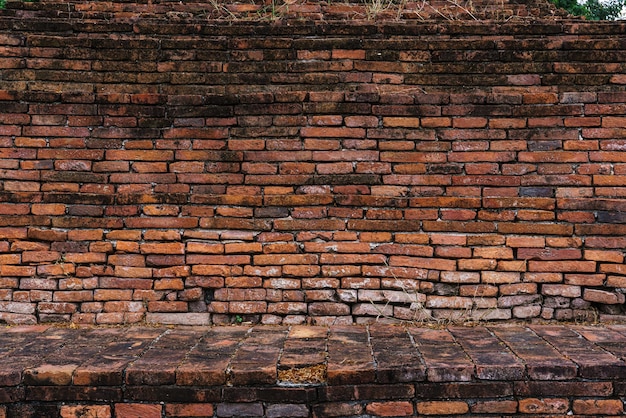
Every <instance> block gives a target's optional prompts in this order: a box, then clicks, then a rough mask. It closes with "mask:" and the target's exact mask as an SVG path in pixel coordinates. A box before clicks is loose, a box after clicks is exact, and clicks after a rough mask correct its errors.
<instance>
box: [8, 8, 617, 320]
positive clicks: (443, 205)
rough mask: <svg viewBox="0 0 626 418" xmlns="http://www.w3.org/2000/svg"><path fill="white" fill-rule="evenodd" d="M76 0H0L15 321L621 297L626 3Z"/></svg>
mask: <svg viewBox="0 0 626 418" xmlns="http://www.w3.org/2000/svg"><path fill="white" fill-rule="evenodd" d="M534 4H535V3H532V2H528V3H527V5H526V7H527V10H531V9H532V8H533V7H535V6H536V5H535V6H533V5H534ZM85 7H87V6H85V5H80V4H70V8H69V9H67V7H66V9H67V10H69V11H70V12H72V13H78V11H80V9H81V8H85ZM123 7H127V8H128V15H125V14H124V12H123V11H122V10H117V9H119V8H122V9H123ZM189 7H190V10H191V9H193V7H191V6H189ZM520 7H521V6H520ZM542 7H543V6H542ZM66 9H63V8H56V7H55V6H54V4H52V5H38V4H14V3H10V4H9V7H8V9H7V10H6V11H3V12H1V13H2V14H3V17H2V19H1V20H0V45H1V46H2V51H1V52H0V215H1V217H0V320H2V321H5V322H9V323H35V322H39V321H42V322H43V321H73V322H79V323H99V324H111V323H124V322H126V323H133V322H139V321H143V320H148V321H154V322H165V323H195V324H209V323H229V322H232V321H241V320H245V321H252V322H262V323H266V324H281V323H283V324H299V323H313V324H328V323H336V322H340V323H348V322H349V323H352V322H354V321H356V322H359V323H368V322H371V321H374V320H403V321H423V320H427V321H428V320H435V321H439V320H446V321H448V320H503V319H511V318H517V319H531V318H541V319H545V320H551V319H558V320H571V319H574V318H582V319H593V318H596V316H597V314H598V313H599V314H600V315H601V316H602V317H603V318H606V319H616V318H621V314H622V305H623V304H624V292H623V289H626V267H624V247H625V244H626V241H625V240H624V238H623V235H624V233H625V232H626V226H625V225H624V224H625V223H626V217H625V216H624V214H623V207H624V206H625V204H624V201H623V197H624V195H625V194H624V191H623V188H624V185H625V184H626V164H625V162H626V159H625V158H624V155H623V148H624V143H625V141H626V131H625V130H624V122H626V105H624V103H626V91H625V86H626V76H625V75H624V74H625V65H624V63H623V59H622V56H623V52H624V35H623V33H625V31H624V29H626V28H625V27H624V25H625V24H624V23H623V22H613V23H608V22H605V23H601V24H600V23H587V22H583V21H576V20H561V19H552V20H541V19H537V18H529V17H528V16H526V17H524V18H522V17H520V16H521V15H523V13H522V14H520V13H521V12H519V13H518V14H517V15H516V16H517V17H516V18H515V19H509V20H506V21H499V20H497V19H495V20H490V21H482V22H480V21H479V22H475V21H473V20H470V21H465V20H464V21H456V20H450V21H447V20H444V21H443V22H442V21H437V20H427V21H424V22H421V21H419V22H416V21H411V20H410V19H409V18H408V17H407V18H406V20H403V21H401V22H399V21H396V22H390V21H388V20H387V21H383V20H381V21H360V22H358V23H353V24H347V23H346V22H343V23H342V24H340V23H341V22H337V21H329V22H322V21H315V17H314V16H312V15H307V17H306V19H304V17H303V19H302V20H290V19H286V20H284V21H282V22H274V23H267V22H258V21H257V22H249V21H246V20H244V19H241V20H235V21H224V20H220V19H216V20H209V21H207V20H206V19H205V20H202V19H200V18H199V17H198V16H197V15H196V14H194V13H196V12H195V11H194V12H193V13H192V15H191V16H187V17H186V18H185V19H187V20H184V22H183V23H184V24H183V23H181V22H178V21H176V22H175V21H173V20H172V16H169V17H168V16H167V15H166V14H160V13H161V12H158V10H161V9H154V10H153V12H154V13H153V14H148V15H142V14H141V13H140V12H139V11H140V10H142V6H141V5H140V4H133V5H130V4H129V5H127V4H126V3H111V4H109V3H107V4H98V5H88V7H87V9H89V10H82V11H81V12H82V13H83V15H82V20H80V24H79V23H77V22H74V21H73V20H72V14H71V13H70V15H69V16H68V15H65V13H66ZM532 10H534V9H532ZM542 10H543V9H542ZM107 13H109V14H107ZM329 13H330V12H329ZM544 14H545V10H544ZM527 15H533V13H527ZM104 16H106V17H107V18H109V19H110V21H109V23H110V25H111V26H110V30H111V33H103V31H102V26H99V25H102V19H104ZM329 16H330V15H329ZM301 17H302V16H301ZM466 17H467V16H466ZM43 21H46V22H48V25H47V26H41V25H38V23H41V22H43ZM157 23H158V25H157ZM312 23H314V24H312ZM357 29H359V30H360V32H359V31H356V30H357ZM355 31H356V32H355Z"/></svg>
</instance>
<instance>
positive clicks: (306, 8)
mask: <svg viewBox="0 0 626 418" xmlns="http://www.w3.org/2000/svg"><path fill="white" fill-rule="evenodd" d="M2 16H6V17H17V18H25V19H32V18H48V19H52V18H57V19H61V18H65V19H80V20H105V21H115V22H119V21H125V22H129V21H130V22H132V21H138V20H150V19H158V20H160V21H164V22H166V23H199V22H211V23H216V22H224V23H229V24H234V23H250V22H254V23H263V22H265V23H272V24H275V25H277V24H287V23H289V24H294V23H305V22H322V23H325V22H342V23H344V24H364V23H367V22H370V23H371V22H395V23H405V24H406V23H411V22H413V23H416V22H417V23H419V22H428V21H442V22H450V23H452V22H455V21H462V22H471V21H476V22H484V21H495V22H511V21H513V22H520V21H521V22H527V21H535V20H542V21H543V20H553V21H556V20H561V19H567V18H575V17H573V16H569V15H568V14H567V13H566V12H565V11H564V10H561V9H557V8H556V7H555V6H554V5H552V4H551V3H549V1H548V0H495V1H494V0H326V1H323V0H322V1H319V0H317V1H315V0H314V1H307V0H248V1H246V2H236V1H230V0H205V1H202V0H192V1H185V2H183V1H178V0H133V1H128V0H113V1H92V2H81V1H73V0H69V1H63V0H43V1H37V0H34V1H24V0H8V1H7V2H6V5H5V9H4V10H1V11H0V17H2ZM577 19H578V18H577Z"/></svg>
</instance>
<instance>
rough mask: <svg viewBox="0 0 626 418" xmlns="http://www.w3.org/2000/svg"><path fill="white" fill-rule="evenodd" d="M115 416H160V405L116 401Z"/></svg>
mask: <svg viewBox="0 0 626 418" xmlns="http://www.w3.org/2000/svg"><path fill="white" fill-rule="evenodd" d="M113 408H114V411H115V415H114V417H115V418H161V414H162V408H163V407H162V405H160V404H140V403H116V404H115V405H114V406H113Z"/></svg>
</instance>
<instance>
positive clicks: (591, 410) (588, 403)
mask: <svg viewBox="0 0 626 418" xmlns="http://www.w3.org/2000/svg"><path fill="white" fill-rule="evenodd" d="M572 409H573V411H574V413H575V414H581V415H603V416H607V415H622V414H623V413H624V405H623V403H622V401H621V400H618V399H574V402H573V404H572Z"/></svg>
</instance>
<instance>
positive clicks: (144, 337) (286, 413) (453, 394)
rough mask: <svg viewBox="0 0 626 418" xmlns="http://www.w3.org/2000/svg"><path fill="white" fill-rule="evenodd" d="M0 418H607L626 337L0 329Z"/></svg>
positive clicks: (504, 330) (557, 328)
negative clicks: (527, 417)
mask: <svg viewBox="0 0 626 418" xmlns="http://www.w3.org/2000/svg"><path fill="white" fill-rule="evenodd" d="M0 342H2V347H3V352H4V353H5V354H6V355H4V356H3V357H2V359H1V360H0V371H1V372H0V416H3V417H4V416H8V417H18V416H19V417H21V418H31V417H32V418H34V417H42V416H48V417H62V418H78V417H84V416H98V417H109V418H127V417H134V416H138V417H143V418H146V417H155V418H156V417H159V418H163V417H167V418H170V417H192V416H193V417H228V416H264V417H333V416H336V417H339V416H341V417H350V416H355V417H357V416H363V415H367V416H372V417H386V416H406V417H415V416H424V415H427V416H451V415H468V416H484V414H493V415H511V414H512V415H516V414H534V416H538V415H541V416H544V415H549V416H571V415H577V416H578V415H580V416H589V415H593V416H598V415H600V416H607V415H621V414H623V413H624V406H623V402H622V399H623V396H624V390H625V388H624V386H623V383H622V380H623V379H622V378H623V376H624V373H625V372H626V363H625V362H624V355H625V354H626V352H625V351H624V349H623V347H624V343H625V342H626V326H624V325H607V326H603V327H599V326H568V325H532V326H526V325H489V326H477V327H460V326H456V327H449V328H440V329H432V328H419V327H415V326H411V327H401V326H389V325H387V324H372V325H369V326H358V325H351V326H339V325H338V326H329V327H326V326H298V325H295V326H289V327H287V326H266V325H257V326H251V325H240V326H227V327H167V328H166V327H149V328H147V327H140V326H134V327H114V328H104V327H83V328H81V327H77V328H74V329H64V328H58V327H51V326H41V325H39V326H17V327H7V328H3V329H2V330H0Z"/></svg>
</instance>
